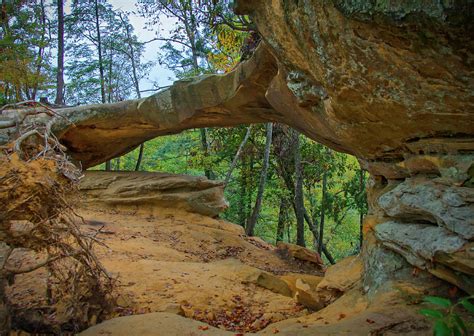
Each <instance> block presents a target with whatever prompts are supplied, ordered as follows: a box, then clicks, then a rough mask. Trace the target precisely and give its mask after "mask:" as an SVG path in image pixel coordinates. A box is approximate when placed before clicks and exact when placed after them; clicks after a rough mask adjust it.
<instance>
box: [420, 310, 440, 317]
mask: <svg viewBox="0 0 474 336" xmlns="http://www.w3.org/2000/svg"><path fill="white" fill-rule="evenodd" d="M419 313H420V314H421V315H424V316H428V317H434V318H443V316H444V315H443V313H442V312H440V311H439V310H434V309H420V310H419Z"/></svg>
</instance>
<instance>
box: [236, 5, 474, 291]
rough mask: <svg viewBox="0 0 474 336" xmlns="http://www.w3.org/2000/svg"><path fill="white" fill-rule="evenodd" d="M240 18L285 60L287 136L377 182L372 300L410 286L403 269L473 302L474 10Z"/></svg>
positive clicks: (269, 12) (270, 95)
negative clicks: (350, 162) (394, 282)
mask: <svg viewBox="0 0 474 336" xmlns="http://www.w3.org/2000/svg"><path fill="white" fill-rule="evenodd" d="M236 10H237V12H239V13H241V14H249V15H250V16H251V17H252V18H253V19H254V20H255V22H256V24H257V26H258V28H259V31H260V32H261V34H262V35H263V38H264V40H265V42H266V43H267V44H268V46H269V47H270V48H271V51H272V53H273V54H274V55H275V57H276V58H277V59H278V62H279V71H278V75H277V76H276V77H275V78H274V79H273V81H272V83H271V84H270V87H269V89H268V91H267V94H266V97H267V99H268V101H269V102H270V104H271V105H272V106H273V108H274V109H275V110H276V111H278V112H280V113H281V114H284V113H285V111H286V110H288V109H292V110H294V111H295V114H294V117H293V118H292V119H288V120H285V121H286V122H287V123H288V124H290V125H292V126H295V127H297V128H299V129H300V130H302V131H304V132H305V133H306V134H308V135H309V136H311V137H313V138H314V139H316V140H319V141H321V142H323V143H325V144H327V145H328V146H331V147H334V148H335V149H339V150H343V151H346V152H348V153H352V154H354V155H356V156H357V157H358V158H359V160H360V162H361V164H362V165H363V166H364V167H365V168H366V169H367V170H368V171H369V172H370V173H371V176H372V180H371V183H370V186H369V193H370V213H369V216H368V217H367V218H366V222H365V234H366V236H365V249H364V252H363V255H364V257H365V263H366V265H365V267H366V274H365V278H366V279H365V284H366V286H365V289H366V290H368V291H372V290H376V289H378V288H379V287H380V286H382V285H383V284H384V283H386V280H390V279H395V278H397V277H398V278H399V277H403V273H404V272H405V273H406V274H408V266H407V264H406V261H407V262H408V263H409V264H411V265H413V266H415V267H417V268H420V269H423V270H427V271H428V272H430V273H432V274H434V275H435V276H437V277H440V278H442V279H444V280H447V281H449V282H451V283H453V284H455V285H457V286H459V287H461V288H462V289H464V290H465V291H467V292H469V293H471V294H472V293H473V292H474V281H473V277H472V276H473V275H474V249H473V239H474V190H473V189H472V187H473V181H474V179H473V177H474V76H473V75H474V73H473V69H474V68H473V61H474V59H473V53H474V45H473V43H474V42H473V39H472V34H470V33H469V31H471V32H472V22H473V18H474V15H473V13H474V11H473V5H472V4H469V3H468V2H462V1H454V2H451V3H450V4H444V5H441V3H439V2H434V1H433V2H422V1H410V2H383V1H375V2H374V1H341V0H339V1H288V0H280V1H247V0H240V1H237V5H236ZM469 25H471V26H469ZM399 255H402V256H403V257H404V260H402V259H400V258H399ZM390 265H392V266H390ZM384 269H385V270H384ZM404 269H405V270H406V271H403V270H404Z"/></svg>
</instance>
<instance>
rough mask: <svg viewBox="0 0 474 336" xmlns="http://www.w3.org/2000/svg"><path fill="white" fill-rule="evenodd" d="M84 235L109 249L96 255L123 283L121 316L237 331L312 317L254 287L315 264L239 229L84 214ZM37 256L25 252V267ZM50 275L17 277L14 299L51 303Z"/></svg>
mask: <svg viewBox="0 0 474 336" xmlns="http://www.w3.org/2000/svg"><path fill="white" fill-rule="evenodd" d="M79 213H80V215H81V216H83V217H84V219H85V222H86V225H82V228H83V230H84V232H86V233H90V234H96V237H97V238H98V239H99V240H100V241H102V242H103V243H104V244H105V245H106V246H107V247H102V246H97V247H96V253H97V255H98V257H99V259H100V261H101V262H102V263H103V265H104V266H105V268H106V269H107V271H108V272H109V273H110V274H111V275H112V276H113V277H115V278H117V279H118V281H117V288H116V291H117V292H118V304H119V307H118V308H117V312H116V315H117V316H120V315H131V314H143V313H149V312H172V313H177V314H180V315H183V316H186V317H190V318H193V319H195V320H201V321H205V322H207V323H209V324H210V325H214V326H217V327H220V328H221V329H227V330H232V331H239V332H240V331H257V330H260V329H262V328H264V327H265V326H267V325H268V324H270V323H273V322H277V321H280V320H284V319H287V318H290V317H299V316H302V315H305V314H308V311H307V310H306V309H305V308H304V307H303V306H302V305H300V304H298V303H297V302H296V301H295V300H294V299H293V298H291V297H288V296H284V295H281V294H278V293H275V292H273V291H270V290H268V289H265V288H262V287H260V286H258V285H256V284H254V283H251V282H248V281H246V279H248V278H249V276H251V275H252V274H255V273H258V272H261V271H260V270H265V271H268V272H270V273H272V274H275V275H283V274H287V273H290V272H293V273H294V272H302V270H303V271H304V272H306V273H309V274H317V275H321V272H320V271H319V270H318V269H317V268H315V267H313V266H311V265H308V264H301V263H300V262H297V261H295V260H287V259H285V258H283V257H281V256H280V255H279V254H278V253H277V251H276V250H275V248H274V247H273V246H272V245H269V244H267V243H265V242H263V241H261V240H259V239H255V238H248V237H246V236H245V235H244V232H243V230H242V228H241V227H240V226H238V225H235V224H231V223H228V222H226V221H223V220H219V219H213V218H210V217H206V216H202V215H199V214H193V213H189V212H186V211H182V210H170V209H162V211H156V209H155V211H154V215H149V214H146V213H145V214H143V213H142V214H141V213H138V212H136V211H120V212H118V211H117V210H103V211H97V210H85V209H82V210H80V211H79ZM31 258H32V256H28V255H26V254H23V253H20V252H19V253H17V256H16V259H17V263H18V265H20V264H21V263H22V262H25V260H31ZM45 283H46V272H45V271H36V272H35V273H34V274H28V275H22V276H17V279H16V281H15V285H14V287H13V288H12V289H11V290H10V292H9V296H10V298H11V300H12V302H13V303H14V304H15V305H16V306H17V307H22V309H24V310H27V309H28V308H33V307H37V306H41V305H45V304H46V302H45V298H44V294H45V290H46V285H45Z"/></svg>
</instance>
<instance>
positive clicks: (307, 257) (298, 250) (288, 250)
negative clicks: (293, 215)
mask: <svg viewBox="0 0 474 336" xmlns="http://www.w3.org/2000/svg"><path fill="white" fill-rule="evenodd" d="M277 251H278V252H279V253H280V254H282V255H284V256H285V257H289V258H294V259H297V260H299V261H302V262H308V263H311V264H313V265H314V266H316V267H318V268H324V262H323V259H321V256H320V255H319V253H318V252H315V251H312V250H310V249H307V248H305V247H303V246H299V245H295V244H289V243H285V242H282V241H280V242H278V243H277Z"/></svg>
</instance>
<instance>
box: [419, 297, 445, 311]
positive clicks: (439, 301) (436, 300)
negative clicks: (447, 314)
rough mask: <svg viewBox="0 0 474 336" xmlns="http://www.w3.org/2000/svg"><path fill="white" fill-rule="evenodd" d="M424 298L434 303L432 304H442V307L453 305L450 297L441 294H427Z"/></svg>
mask: <svg viewBox="0 0 474 336" xmlns="http://www.w3.org/2000/svg"><path fill="white" fill-rule="evenodd" d="M423 300H424V301H425V302H429V303H432V304H435V305H437V306H441V307H444V308H449V307H451V301H449V300H448V299H445V298H442V297H439V296H425V298H424V299H423Z"/></svg>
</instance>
